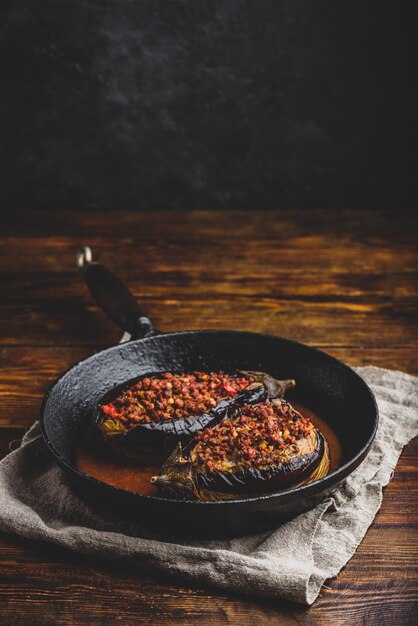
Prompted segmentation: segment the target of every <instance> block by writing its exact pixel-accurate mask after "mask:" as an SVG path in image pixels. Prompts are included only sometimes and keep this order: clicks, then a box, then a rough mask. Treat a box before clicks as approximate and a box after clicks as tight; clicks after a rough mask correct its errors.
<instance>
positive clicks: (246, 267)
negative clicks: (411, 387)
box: [0, 210, 418, 626]
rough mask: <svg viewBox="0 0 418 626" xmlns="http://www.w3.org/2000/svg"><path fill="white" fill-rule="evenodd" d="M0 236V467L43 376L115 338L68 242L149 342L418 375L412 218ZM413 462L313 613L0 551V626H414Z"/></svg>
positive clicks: (59, 552) (32, 411) (267, 219)
mask: <svg viewBox="0 0 418 626" xmlns="http://www.w3.org/2000/svg"><path fill="white" fill-rule="evenodd" d="M2 226H3V228H2V235H1V238H0V270H1V273H0V278H1V283H2V284H1V293H2V298H1V303H0V309H1V315H0V343H1V377H0V394H1V406H2V410H1V412H0V427H1V429H0V439H1V446H2V452H3V453H4V454H5V453H6V452H7V450H8V446H9V442H11V441H12V440H16V439H19V437H20V436H21V435H22V433H23V431H24V429H25V428H26V427H28V426H29V425H30V424H31V423H32V422H33V420H34V419H35V418H36V416H37V414H38V410H39V406H40V402H41V398H42V395H43V393H44V392H45V390H46V389H47V387H48V386H49V385H50V384H51V382H52V381H53V380H54V379H55V378H56V377H57V376H58V375H59V373H60V372H62V371H63V370H65V369H66V368H67V367H69V366H70V365H71V364H72V363H74V362H76V361H78V360H79V359H81V358H83V357H85V356H87V355H88V354H90V353H91V352H93V351H94V350H97V349H100V348H102V347H106V346H109V345H111V344H112V343H115V342H117V341H118V339H119V336H120V332H119V331H118V329H116V328H115V327H114V326H113V325H112V324H111V322H109V321H108V320H106V319H105V317H104V316H103V314H102V313H101V312H100V311H98V310H97V308H96V307H95V306H94V304H93V303H92V300H91V298H90V296H89V294H88V292H87V290H86V288H85V287H84V284H83V281H82V279H81V277H80V275H79V274H78V273H77V271H76V269H75V263H74V261H75V255H76V252H77V249H78V248H79V247H80V245H82V244H89V245H91V247H92V248H93V251H94V254H95V257H96V259H98V260H100V261H102V262H103V263H105V264H108V265H109V266H111V267H112V268H114V269H115V270H117V272H118V273H119V274H120V275H121V277H122V278H123V279H125V280H126V281H127V282H128V283H129V285H130V286H131V287H132V289H133V291H134V293H135V295H136V296H137V297H138V298H139V299H140V300H141V302H142V303H143V305H144V307H145V309H146V311H147V312H148V313H149V315H150V316H151V317H152V319H153V321H154V322H155V325H156V327H157V328H160V329H167V330H178V329H216V328H231V329H240V330H241V329H243V330H251V331H261V332H269V333H273V334H279V335H284V336H286V337H290V338H293V339H297V340H300V341H302V342H306V343H308V344H310V345H314V346H317V347H319V348H321V349H323V350H325V351H327V352H329V353H330V354H333V355H335V356H336V357H338V358H341V359H343V360H344V361H346V362H347V363H349V364H352V365H361V364H366V363H367V364H374V365H379V366H383V367H389V368H398V369H401V370H404V371H407V372H410V373H415V374H418V361H417V345H418V323H417V320H418V315H417V313H418V304H417V288H418V281H417V270H418V264H417V259H418V253H417V249H418V237H417V221H416V220H415V221H414V219H413V218H412V217H406V216H402V215H399V214H395V215H390V214H384V213H381V212H378V211H374V212H352V211H332V212H326V211H320V210H317V211H303V212H299V211H291V212H287V211H281V212H277V213H276V212H258V213H247V212H239V211H235V212H224V213H217V212H205V211H201V212H194V213H183V212H180V211H178V212H169V213H154V214H151V213H145V214H141V213H123V212H111V213H99V212H59V211H56V212H55V213H43V212H41V211H38V212H25V213H16V214H15V215H14V216H13V217H12V218H11V219H10V221H9V222H8V223H7V224H2ZM22 383H25V385H26V389H25V391H22V390H21V387H20V386H21V384H22ZM28 383H29V384H28ZM12 445H13V444H12ZM417 451H418V445H417V443H411V444H410V445H409V446H407V448H406V449H405V451H404V452H403V454H402V457H401V459H400V462H399V465H398V467H397V470H396V473H395V476H394V478H393V480H392V482H391V484H390V486H389V487H388V488H387V489H386V490H385V495H384V501H383V506H382V508H381V510H380V512H379V513H378V515H377V517H376V519H375V521H374V523H373V525H372V527H371V528H370V530H369V531H368V533H367V535H366V537H365V539H364V541H363V543H362V544H361V546H360V548H359V549H358V551H357V553H356V555H355V556H354V557H353V559H352V560H351V561H350V563H349V564H348V565H347V567H346V568H344V570H343V571H342V572H341V573H340V575H339V576H338V577H337V578H336V579H334V580H331V581H329V582H328V583H327V585H326V586H324V588H323V591H322V593H321V596H320V598H319V599H318V601H317V602H316V603H315V605H314V606H313V607H311V608H306V607H300V606H295V605H292V604H289V603H286V602H279V601H273V600H260V599H257V598H248V597H242V596H239V595H236V594H227V593H225V592H220V591H214V590H211V589H206V588H204V587H201V586H199V585H193V586H192V585H189V584H187V585H185V584H184V583H183V582H182V581H181V580H174V579H171V578H168V577H164V576H160V575H158V576H157V575H154V574H147V573H141V572H138V571H137V570H134V569H132V568H129V567H125V566H124V565H123V564H119V565H115V564H109V563H106V562H99V561H96V560H93V559H92V558H91V557H86V556H80V555H78V554H75V553H70V552H68V551H66V550H64V549H59V548H57V547H55V546H51V545H41V544H39V543H34V542H33V543H32V542H29V541H23V540H21V539H19V538H16V537H11V536H2V537H1V538H0V542H1V548H0V559H1V564H0V621H2V623H4V624H5V625H6V624H25V626H26V625H29V624H31V625H32V624H39V625H42V626H44V625H45V624H81V623H83V624H84V623H86V624H142V623H144V624H168V623H173V622H178V623H180V624H216V625H221V624H240V625H242V626H243V625H244V624H263V625H264V624H330V625H332V626H338V625H340V624H348V625H354V624H367V625H370V624H379V625H384V624H388V625H390V626H393V625H394V624H402V625H405V624H412V623H413V621H414V610H415V623H416V620H417V619H418V615H417V611H416V605H415V609H414V599H416V597H417V595H416V591H417V579H416V576H414V567H415V565H416V563H417V543H418V542H417V534H416V532H414V529H413V524H414V523H416V522H417V518H418V510H417V501H418V498H417V486H418V479H417V469H418V468H417V463H416V453H417ZM414 544H415V546H414ZM1 618H2V620H1Z"/></svg>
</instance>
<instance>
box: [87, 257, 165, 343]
mask: <svg viewBox="0 0 418 626" xmlns="http://www.w3.org/2000/svg"><path fill="white" fill-rule="evenodd" d="M77 267H78V268H79V269H80V270H81V271H82V272H83V275H84V280H85V281H86V284H87V287H88V288H89V290H90V293H91V295H92V296H93V298H94V299H95V301H96V302H97V304H98V305H99V307H100V308H101V309H102V310H103V311H104V312H105V313H106V315H107V316H108V317H109V318H110V319H111V320H112V322H115V324H117V325H118V326H120V328H122V330H124V331H126V332H128V333H129V334H130V335H131V336H132V338H133V339H141V338H142V337H148V336H149V335H154V334H156V331H155V330H154V328H153V325H152V322H151V320H150V319H149V317H148V316H147V315H145V313H144V312H143V310H142V309H141V307H140V306H139V304H138V302H137V301H136V300H135V298H134V296H133V294H132V293H131V291H130V290H129V289H128V287H126V285H124V284H123V282H122V281H121V280H120V279H119V278H118V277H117V276H116V274H114V273H113V272H111V271H110V270H108V269H107V267H104V265H100V263H94V262H93V255H92V252H91V249H90V248H89V247H88V246H84V247H83V248H82V249H81V250H80V251H79V253H78V254H77Z"/></svg>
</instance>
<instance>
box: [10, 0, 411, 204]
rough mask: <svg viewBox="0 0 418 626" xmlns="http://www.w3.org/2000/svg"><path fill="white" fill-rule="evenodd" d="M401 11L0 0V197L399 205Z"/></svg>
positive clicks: (380, 5)
mask: <svg viewBox="0 0 418 626" xmlns="http://www.w3.org/2000/svg"><path fill="white" fill-rule="evenodd" d="M405 4H406V3H405ZM403 6H404V5H403V3H395V2H393V3H385V2H370V1H363V2H360V1H359V2H355V1H353V0H351V1H350V2H345V1H336V0H325V1H315V2H311V1H300V0H286V1H280V0H270V1H263V0H254V1H251V2H250V1H243V0H213V1H201V0H108V1H104V0H102V1H99V0H85V1H82V0H78V1H77V0H73V1H64V0H42V2H39V0H15V1H13V2H11V1H5V0H3V2H2V3H1V8H0V20H1V21H0V24H1V25H0V46H1V54H0V71H1V77H2V78H1V103H0V104H1V114H0V136H1V144H0V157H1V172H0V203H1V205H2V207H3V209H6V210H7V209H13V208H16V207H17V208H51V209H59V208H65V207H66V208H80V207H86V208H88V207H93V208H138V209H152V208H177V207H179V208H226V207H228V208H281V207H286V208H291V207H298V208H311V207H332V208H338V207H347V208H368V209H374V208H378V209H382V208H389V209H396V210H405V209H407V208H408V181H409V176H408V172H407V152H406V136H407V133H408V120H407V114H406V110H407V106H406V102H407V100H408V95H407V93H406V86H405V85H406V77H407V71H408V70H407V60H408V53H407V38H406V37H405V36H404V34H403V33H402V32H401V23H402V21H403V20H404V19H405V18H404V16H403V15H402V14H401V12H402V11H403ZM395 7H397V8H396V9H395Z"/></svg>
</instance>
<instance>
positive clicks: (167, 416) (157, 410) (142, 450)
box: [93, 371, 295, 462]
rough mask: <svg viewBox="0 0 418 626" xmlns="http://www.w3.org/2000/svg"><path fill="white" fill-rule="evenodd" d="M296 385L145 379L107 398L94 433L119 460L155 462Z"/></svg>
mask: <svg viewBox="0 0 418 626" xmlns="http://www.w3.org/2000/svg"><path fill="white" fill-rule="evenodd" d="M294 385H295V381H293V380H286V381H279V380H276V379H274V378H273V377H271V376H270V375H268V374H264V373H261V372H244V371H240V372H235V373H233V374H225V373H223V372H220V373H209V374H208V373H203V372H192V373H182V374H173V373H170V372H166V373H163V374H159V375H156V376H153V377H143V378H141V379H140V380H137V381H135V382H134V383H132V382H131V383H130V384H128V385H125V386H124V387H123V388H118V389H116V390H113V391H112V392H110V394H107V395H106V396H105V397H104V398H103V400H102V402H100V403H99V405H98V407H97V409H96V411H95V414H94V418H93V431H94V432H95V434H96V435H99V436H100V439H101V440H102V441H103V442H105V443H107V444H108V445H109V446H110V447H111V448H112V449H113V450H114V451H115V452H117V453H118V454H119V455H123V456H124V457H127V458H131V459H135V460H143V461H144V462H145V461H146V462H155V461H159V460H162V459H164V458H166V457H167V454H168V453H169V452H171V451H172V450H173V449H174V448H175V446H176V445H177V443H179V442H181V443H182V444H183V445H184V444H186V443H187V442H188V441H189V440H190V439H191V438H193V436H195V435H196V434H197V433H198V432H199V431H201V430H203V429H204V428H207V427H208V426H210V425H211V426H213V425H215V424H217V423H218V422H220V421H221V420H223V419H225V418H226V417H228V416H231V415H233V414H234V413H236V412H237V411H238V410H239V409H240V408H242V407H243V406H245V405H247V404H250V405H251V404H256V403H259V402H262V401H264V400H266V399H268V398H276V397H282V396H283V395H284V393H285V391H286V390H287V389H289V388H291V387H293V386H294Z"/></svg>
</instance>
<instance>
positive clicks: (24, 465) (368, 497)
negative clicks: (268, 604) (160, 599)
mask: <svg viewBox="0 0 418 626" xmlns="http://www.w3.org/2000/svg"><path fill="white" fill-rule="evenodd" d="M357 372H358V373H359V374H360V376H362V377H363V378H364V380H365V381H366V382H367V383H368V385H369V386H370V387H371V389H372V390H373V392H374V394H375V396H376V399H377V403H378V406H379V411H380V424H379V428H378V432H377V436H376V439H375V442H374V443H373V446H372V449H371V451H370V453H369V455H368V456H367V458H366V459H365V460H364V461H363V463H362V464H361V466H360V467H359V468H357V469H356V470H355V471H354V472H353V473H352V474H351V476H349V477H348V478H347V479H346V481H345V482H344V483H343V485H342V486H341V487H339V488H338V490H337V491H336V492H335V493H334V494H333V495H332V497H328V498H326V499H325V500H324V501H323V502H322V503H321V504H319V505H318V506H316V507H315V508H314V509H312V510H311V511H309V512H307V513H303V514H301V515H299V516H298V517H296V518H295V519H293V520H292V521H289V522H287V523H285V524H282V525H280V526H278V527H277V528H276V529H274V530H273V531H269V532H264V533H262V534H257V535H252V536H248V537H240V538H237V539H232V540H231V539H228V540H210V541H209V540H204V541H203V540H190V541H186V540H184V539H182V540H179V539H176V538H170V539H167V538H165V537H164V538H163V537H161V536H160V537H158V536H152V535H150V533H147V532H145V531H144V530H143V529H141V528H140V527H137V526H135V525H133V524H130V523H127V522H123V521H120V520H117V518H111V517H109V518H107V517H106V518H104V517H101V516H100V515H99V514H98V513H97V512H95V510H94V509H93V508H90V507H89V506H88V505H87V504H86V503H85V502H84V501H81V500H80V499H79V497H78V496H77V493H76V491H73V490H72V488H71V487H70V486H69V485H68V483H67V481H66V479H65V476H64V474H63V472H62V470H61V469H60V468H59V467H58V466H57V465H56V464H55V462H54V461H53V458H52V457H51V455H50V453H49V452H48V449H47V448H46V446H45V444H44V442H43V439H42V437H41V436H40V431H39V426H38V424H35V425H34V426H33V427H32V428H31V429H30V430H29V432H28V433H26V435H25V437H24V438H23V440H22V443H21V446H20V447H19V448H18V449H17V450H15V451H14V452H12V453H11V454H9V455H8V456H6V457H5V458H4V459H3V460H2V461H1V462H0V530H3V531H5V532H8V533H13V534H17V535H20V536H22V537H28V538H31V539H37V540H43V541H50V542H53V543H56V544H59V545H61V546H65V547H67V548H70V549H72V550H77V551H79V552H84V553H89V554H91V555H98V556H100V557H105V558H108V559H114V560H122V561H124V562H129V563H131V564H132V563H133V564H137V565H138V566H141V567H146V568H147V569H148V570H151V569H153V570H154V571H155V570H158V571H162V572H165V573H169V574H175V575H178V576H181V577H182V578H183V579H188V580H193V581H196V582H199V583H201V584H204V585H212V586H215V587H218V588H223V589H230V590H235V591H240V592H248V593H251V594H252V595H254V594H258V595H260V596H270V597H274V598H286V599H288V600H292V601H296V602H300V603H304V604H312V603H313V602H314V600H315V599H316V598H317V596H318V594H319V592H320V590H321V586H322V585H323V583H324V581H325V580H326V579H328V578H331V577H334V576H336V575H337V574H338V572H339V571H340V569H341V568H342V567H343V566H344V565H345V564H346V563H347V561H349V559H350V558H351V557H352V556H353V554H354V552H355V551H356V548H357V546H358V545H359V543H360V542H361V540H362V538H363V537H364V535H365V533H366V531H367V529H368V527H369V526H370V524H371V523H372V521H373V518H374V516H375V515H376V513H377V511H378V510H379V508H380V505H381V502H382V490H383V487H384V486H385V485H387V484H388V482H389V481H390V479H391V476H392V473H393V470H394V467H395V465H396V462H397V460H398V458H399V455H400V453H401V451H402V448H403V446H404V445H405V444H406V443H408V442H409V441H410V440H411V439H412V438H413V437H414V436H415V435H417V434H418V385H417V383H418V378H415V377H413V376H410V375H408V374H404V373H402V372H397V371H389V370H385V369H380V368H376V367H361V368H357Z"/></svg>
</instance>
